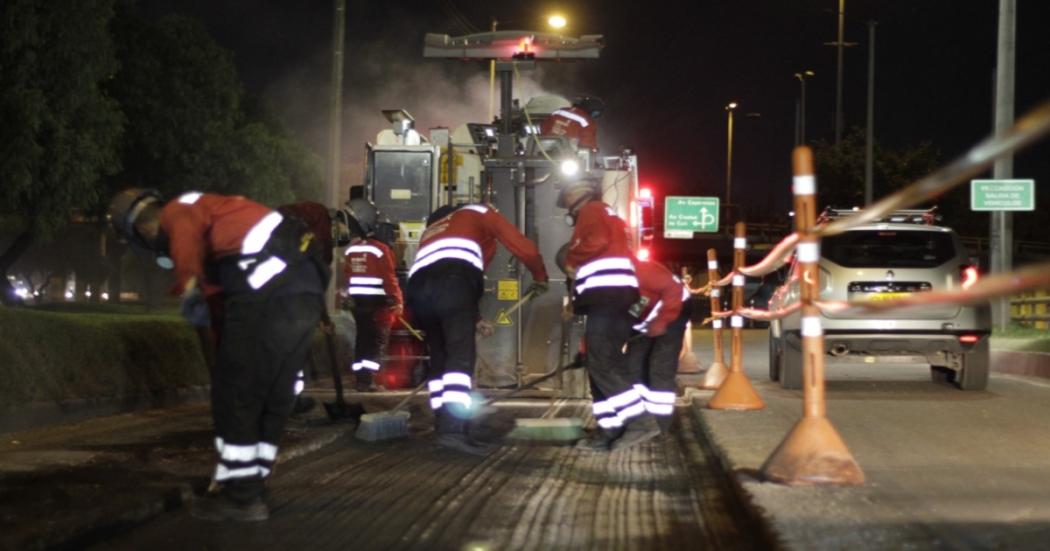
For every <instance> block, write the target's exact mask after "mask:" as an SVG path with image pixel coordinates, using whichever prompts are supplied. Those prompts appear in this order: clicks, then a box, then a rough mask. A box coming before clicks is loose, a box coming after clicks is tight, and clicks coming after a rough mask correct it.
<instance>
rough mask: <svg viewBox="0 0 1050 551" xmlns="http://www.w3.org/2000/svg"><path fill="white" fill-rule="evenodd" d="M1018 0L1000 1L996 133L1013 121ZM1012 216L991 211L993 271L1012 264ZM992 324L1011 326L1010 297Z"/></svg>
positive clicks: (1008, 163) (998, 174) (1000, 163)
mask: <svg viewBox="0 0 1050 551" xmlns="http://www.w3.org/2000/svg"><path fill="white" fill-rule="evenodd" d="M1016 32H1017V2H1016V0H999V44H998V54H997V56H996V73H995V75H996V77H995V132H996V133H999V132H1003V131H1005V130H1006V129H1008V128H1010V126H1012V125H1013V123H1014V53H1015V50H1016V44H1017V39H1016V36H1015V35H1016ZM1013 173H1014V159H1013V156H1012V155H1006V156H1003V157H1000V158H999V160H997V161H995V167H994V168H993V170H992V178H994V179H996V180H1000V179H1007V178H1012V177H1013ZM1013 229H1014V228H1013V215H1012V214H1011V213H1010V212H1005V211H995V212H992V227H991V235H990V239H989V243H990V249H991V251H990V252H991V255H990V256H991V264H992V266H991V268H992V272H996V273H1006V272H1009V271H1010V270H1011V269H1012V267H1013ZM992 324H993V325H994V326H995V327H996V328H1004V327H1007V326H1008V325H1010V300H1009V299H1008V298H1007V299H998V300H996V301H995V302H994V303H993V305H992Z"/></svg>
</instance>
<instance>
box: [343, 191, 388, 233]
mask: <svg viewBox="0 0 1050 551" xmlns="http://www.w3.org/2000/svg"><path fill="white" fill-rule="evenodd" d="M340 212H341V213H342V220H340V221H342V222H343V223H344V224H346V227H347V228H349V229H350V233H351V234H352V235H356V236H358V237H361V238H365V237H369V236H371V235H372V234H373V233H375V231H376V227H377V226H378V225H379V223H380V222H381V220H380V218H381V215H380V213H379V209H378V208H376V205H375V203H373V202H371V201H369V200H368V199H351V200H349V201H347V203H346V208H344V209H343V210H342V211H340Z"/></svg>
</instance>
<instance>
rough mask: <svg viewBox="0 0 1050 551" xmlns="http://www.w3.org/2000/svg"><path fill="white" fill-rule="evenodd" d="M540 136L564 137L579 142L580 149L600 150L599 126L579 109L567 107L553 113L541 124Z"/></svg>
mask: <svg viewBox="0 0 1050 551" xmlns="http://www.w3.org/2000/svg"><path fill="white" fill-rule="evenodd" d="M540 135H543V136H564V137H566V138H569V139H570V140H571V139H575V140H577V144H578V147H580V148H587V149H598V125H597V124H595V123H594V119H592V118H591V116H590V114H588V113H587V112H586V111H584V110H583V109H580V108H579V107H566V108H563V109H558V110H557V111H555V112H553V113H551V114H550V116H549V117H547V118H546V119H543V123H542V124H540Z"/></svg>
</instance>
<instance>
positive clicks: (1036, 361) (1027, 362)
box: [991, 350, 1050, 379]
mask: <svg viewBox="0 0 1050 551" xmlns="http://www.w3.org/2000/svg"><path fill="white" fill-rule="evenodd" d="M991 361H992V366H993V367H992V371H993V372H995V373H1008V374H1010V375H1027V376H1029V377H1043V378H1047V379H1050V354H1048V353H1046V352H1015V351H1012V350H992V353H991Z"/></svg>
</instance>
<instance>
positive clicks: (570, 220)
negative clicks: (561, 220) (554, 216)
mask: <svg viewBox="0 0 1050 551" xmlns="http://www.w3.org/2000/svg"><path fill="white" fill-rule="evenodd" d="M565 225H566V226H569V227H570V228H571V227H573V226H575V225H576V217H575V216H573V215H572V214H566V215H565Z"/></svg>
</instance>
